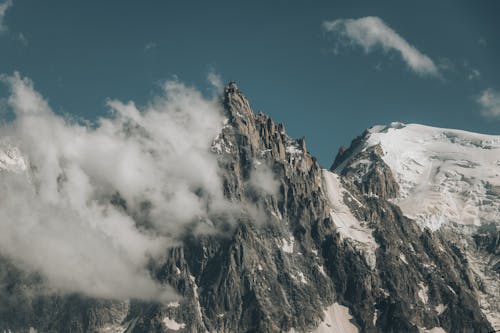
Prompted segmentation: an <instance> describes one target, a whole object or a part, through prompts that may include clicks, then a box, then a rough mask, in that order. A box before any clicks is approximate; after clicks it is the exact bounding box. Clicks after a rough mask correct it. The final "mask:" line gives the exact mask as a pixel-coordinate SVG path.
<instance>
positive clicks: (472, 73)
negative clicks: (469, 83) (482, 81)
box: [467, 68, 481, 80]
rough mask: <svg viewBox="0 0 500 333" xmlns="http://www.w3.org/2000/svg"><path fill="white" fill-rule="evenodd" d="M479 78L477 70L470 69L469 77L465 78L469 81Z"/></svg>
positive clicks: (479, 74) (479, 73)
mask: <svg viewBox="0 0 500 333" xmlns="http://www.w3.org/2000/svg"><path fill="white" fill-rule="evenodd" d="M480 77H481V72H479V71H478V70H477V69H474V68H472V69H471V71H470V73H469V76H467V78H468V79H469V80H474V79H479V78H480Z"/></svg>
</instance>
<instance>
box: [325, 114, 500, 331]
mask: <svg viewBox="0 0 500 333" xmlns="http://www.w3.org/2000/svg"><path fill="white" fill-rule="evenodd" d="M370 156H371V157H370ZM373 156H376V158H374V157H373ZM380 160H381V161H383V162H384V164H385V165H387V167H388V168H389V169H390V171H391V174H392V175H393V176H394V178H395V182H396V183H397V185H398V188H397V190H396V191H395V193H391V201H392V202H393V203H395V204H396V205H398V206H399V207H400V208H401V210H402V211H403V213H404V214H405V215H406V216H407V217H410V218H412V219H414V220H415V221H416V222H417V223H418V225H419V226H420V227H421V228H422V229H423V230H424V229H426V228H427V229H429V230H431V231H433V232H437V231H439V232H440V233H441V234H443V235H444V237H446V238H447V239H449V240H453V241H454V242H455V243H456V244H458V246H460V248H461V251H463V253H464V255H465V256H466V257H467V260H468V265H469V266H470V269H471V272H472V273H473V274H474V275H475V279H476V280H478V281H479V284H480V285H481V290H479V291H478V293H479V294H480V296H479V297H480V298H481V302H480V303H481V306H482V308H483V310H484V312H485V313H486V314H487V315H488V318H489V319H490V321H491V322H493V323H494V324H495V326H496V327H497V326H499V325H500V313H499V312H500V311H499V310H498V309H500V283H499V281H500V280H499V272H500V257H499V252H500V251H499V233H500V136H493V135H484V134H477V133H471V132H466V131H460V130H453V129H444V128H436V127H429V126H423V125H417V124H402V123H397V122H395V123H392V124H390V125H389V126H374V127H371V128H370V129H368V130H366V131H365V132H364V133H363V134H362V135H361V136H360V137H358V138H357V139H355V140H354V141H353V143H352V145H351V147H349V148H348V149H341V151H340V153H339V156H338V157H337V160H336V161H335V163H334V165H333V166H332V169H333V170H334V171H335V172H336V173H339V174H342V175H344V176H348V177H349V178H351V180H353V181H354V182H359V183H366V178H367V177H370V174H371V173H372V172H373V170H374V168H375V164H374V162H375V163H376V161H380Z"/></svg>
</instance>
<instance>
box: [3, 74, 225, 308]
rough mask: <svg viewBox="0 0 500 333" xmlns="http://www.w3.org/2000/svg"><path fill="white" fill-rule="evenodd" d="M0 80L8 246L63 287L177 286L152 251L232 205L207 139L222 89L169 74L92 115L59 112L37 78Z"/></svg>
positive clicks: (146, 291) (150, 290)
mask: <svg viewBox="0 0 500 333" xmlns="http://www.w3.org/2000/svg"><path fill="white" fill-rule="evenodd" d="M1 80H2V81H3V83H4V84H6V85H7V86H8V88H9V89H10V95H9V97H8V100H7V103H6V104H7V105H6V106H4V108H8V111H9V112H13V113H14V115H15V117H14V120H12V121H10V122H8V123H6V124H3V125H1V126H0V223H1V232H0V255H3V256H8V257H10V258H12V259H13V260H14V262H15V263H16V265H18V266H20V267H22V268H24V269H26V270H34V271H38V272H40V273H41V274H42V275H43V276H44V277H45V278H46V280H47V284H48V286H49V288H52V289H54V290H57V291H62V292H81V293H84V294H87V295H90V296H95V297H105V298H115V299H125V298H141V299H157V300H163V299H168V298H170V297H172V296H173V292H172V291H171V290H170V289H169V288H168V287H166V286H160V285H158V284H157V283H156V282H154V281H153V280H152V279H151V277H150V275H149V272H148V271H147V270H146V268H145V267H146V265H147V263H148V261H149V260H150V259H151V258H157V257H160V256H162V255H163V254H164V253H165V249H166V247H167V246H172V245H175V244H176V242H177V240H178V237H179V236H180V235H181V234H182V233H183V232H184V231H185V230H186V228H188V227H189V228H192V227H193V225H195V226H196V225H203V228H205V229H210V228H213V227H211V226H210V225H211V224H208V223H207V221H209V217H210V216H211V215H212V214H218V213H219V212H221V211H227V208H228V207H229V206H230V204H229V203H228V202H227V201H226V199H225V198H224V196H223V191H222V188H221V183H222V182H221V181H220V177H219V169H218V164H217V160H216V157H215V155H214V154H212V153H210V150H209V147H210V145H211V143H212V140H213V138H214V137H215V136H216V135H217V133H219V131H220V130H221V128H222V126H223V119H222V112H221V111H222V109H221V106H220V103H219V100H218V99H217V98H216V97H215V96H214V97H213V98H211V97H204V96H203V95H202V94H201V93H200V92H199V91H197V90H196V89H194V88H191V87H187V86H185V85H184V84H182V83H179V82H176V81H168V82H166V83H165V84H164V85H163V87H162V88H163V89H162V93H161V94H159V95H158V96H156V97H155V98H153V100H152V101H151V102H150V103H149V104H148V105H147V106H144V107H138V106H136V105H135V104H134V102H125V103H124V102H122V101H118V100H109V101H108V106H109V108H110V111H111V116H110V117H107V118H101V119H99V120H98V122H97V123H96V124H95V125H94V126H89V125H81V124H78V123H75V122H72V121H70V120H68V119H65V118H62V117H60V116H58V115H56V114H55V113H53V111H52V110H51V108H50V106H49V104H48V103H47V101H46V100H45V99H44V98H43V97H42V96H41V95H40V94H39V93H38V92H37V91H36V90H35V89H34V85H33V82H32V81H31V80H30V79H28V78H23V77H21V76H20V75H19V74H18V73H14V74H13V75H11V76H5V75H4V76H2V77H1ZM2 111H4V112H6V111H7V110H2Z"/></svg>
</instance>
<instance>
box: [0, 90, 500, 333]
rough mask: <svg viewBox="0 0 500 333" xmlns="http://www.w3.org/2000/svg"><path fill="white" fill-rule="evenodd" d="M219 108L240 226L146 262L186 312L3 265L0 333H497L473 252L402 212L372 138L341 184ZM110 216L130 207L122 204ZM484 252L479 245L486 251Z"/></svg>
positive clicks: (359, 143) (294, 148)
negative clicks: (87, 291)
mask: <svg viewBox="0 0 500 333" xmlns="http://www.w3.org/2000/svg"><path fill="white" fill-rule="evenodd" d="M222 104H223V106H224V110H225V117H226V120H225V125H224V127H223V128H222V131H221V132H220V133H219V134H218V136H217V137H216V138H215V139H214V141H213V143H212V146H211V147H210V149H211V150H212V152H213V153H214V154H216V156H217V160H218V163H219V165H220V167H221V170H223V175H222V181H223V188H224V195H225V196H226V198H227V199H228V200H230V201H231V202H233V203H235V204H236V205H237V207H238V213H237V214H234V213H233V214H230V216H225V215H224V214H220V215H217V216H211V217H210V223H211V224H212V225H214V226H215V227H216V228H217V229H218V230H219V232H217V233H212V234H207V233H202V234H199V233H197V230H187V231H186V233H185V235H184V237H183V238H182V239H180V240H179V244H178V245H177V246H175V247H173V248H170V249H169V250H168V251H167V253H165V255H164V256H163V257H162V258H160V259H155V260H152V261H151V263H150V265H149V267H148V269H149V271H150V272H151V275H152V276H153V277H154V279H155V280H156V281H158V282H159V283H161V284H163V285H165V286H166V285H168V286H171V287H173V288H174V289H175V290H176V291H177V293H178V294H179V295H180V298H179V299H178V300H173V301H172V302H170V303H159V302H147V301H139V300H102V299H94V298H89V297H87V296H85V295H79V294H71V295H68V294H58V293H47V292H46V291H45V289H44V277H43V276H41V275H39V274H37V273H36V272H35V273H28V272H24V271H23V269H22V267H18V266H16V263H13V262H11V261H10V260H9V259H8V258H2V259H1V261H0V267H1V268H2V269H1V271H0V272H1V273H2V274H1V275H0V279H1V281H2V283H1V284H0V288H1V292H0V331H3V330H6V331H7V330H11V331H12V332H29V331H30V330H31V331H33V330H36V331H37V332H174V331H175V332H206V331H208V332H328V331H333V332H335V331H345V332H415V333H417V332H443V331H445V332H489V331H491V330H492V329H493V327H492V326H491V324H490V323H489V322H488V319H487V317H486V316H485V314H484V312H483V311H481V309H480V304H479V302H480V301H481V299H480V298H479V297H478V295H479V291H480V288H479V286H478V281H477V280H476V276H475V275H474V272H473V270H472V268H471V267H470V265H469V264H468V262H467V260H468V259H467V255H468V252H465V251H464V249H463V248H461V247H460V243H459V242H457V241H456V239H455V238H453V237H449V236H448V235H447V234H445V233H444V232H441V231H439V230H438V231H436V232H433V231H432V230H430V229H428V228H423V229H422V228H421V227H420V226H421V224H420V223H417V222H416V221H415V220H413V219H411V218H409V217H407V216H405V211H404V209H403V210H402V209H401V208H400V207H399V206H398V200H399V198H400V196H401V194H400V193H401V189H403V190H404V188H405V187H404V186H405V185H404V183H403V182H402V181H401V180H400V179H399V178H398V175H397V173H396V172H395V171H394V170H395V169H393V166H392V167H391V164H390V163H388V162H387V161H386V160H385V159H384V156H385V155H384V154H383V147H382V146H381V145H379V144H371V143H368V142H367V138H368V137H369V135H368V134H365V135H364V136H362V137H360V138H358V140H355V142H354V143H353V145H352V146H351V147H350V148H349V149H347V150H346V151H344V152H343V153H341V154H339V156H338V158H337V160H336V162H335V167H336V170H337V172H338V174H335V173H332V172H331V171H328V170H324V169H321V168H320V166H319V165H318V163H317V161H316V159H315V158H314V157H312V156H311V155H310V154H309V153H308V152H307V147H306V144H305V141H304V140H303V139H300V140H293V139H291V138H290V137H289V136H288V135H287V134H286V132H285V128H284V126H283V125H281V124H275V123H274V122H273V121H272V119H271V118H269V117H268V116H266V115H263V114H258V115H256V114H254V112H253V110H252V109H251V107H250V104H249V102H248V100H247V99H246V97H245V96H244V95H243V93H242V92H241V91H240V90H239V89H238V87H237V86H236V84H234V83H231V84H229V85H228V86H227V87H226V88H225V91H224V95H223V98H222ZM11 158H12V157H11ZM9 163H10V162H9ZM10 164H12V163H10ZM1 172H12V171H9V170H4V171H1ZM26 172H29V171H26ZM200 195H203V193H200ZM116 204H118V205H121V206H123V207H126V206H127V205H126V202H124V200H123V199H122V200H117V201H116ZM233 218H235V219H236V221H230V219H233ZM234 222H236V223H234ZM474 235H479V234H478V233H476V234H474ZM471 237H472V236H471ZM489 242H490V239H489V238H485V239H484V245H485V246H486V248H487V249H489V247H488V246H490V243H489ZM481 244H482V243H481ZM497 244H498V243H497ZM497 246H498V245H497ZM478 247H479V246H478ZM484 251H486V250H484ZM0 258H1V257H0ZM485 297H487V296H485ZM490 312H491V311H490Z"/></svg>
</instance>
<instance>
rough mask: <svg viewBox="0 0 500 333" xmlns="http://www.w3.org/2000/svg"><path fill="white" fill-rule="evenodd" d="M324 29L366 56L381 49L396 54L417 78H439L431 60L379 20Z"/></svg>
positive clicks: (325, 25) (340, 21)
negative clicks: (354, 46)
mask: <svg viewBox="0 0 500 333" xmlns="http://www.w3.org/2000/svg"><path fill="white" fill-rule="evenodd" d="M323 29H324V30H325V31H327V32H331V33H333V34H335V35H336V36H339V37H341V38H343V39H344V40H347V41H349V42H350V43H352V44H356V45H359V46H361V47H362V48H363V49H364V50H365V52H366V53H370V52H372V51H373V50H374V49H375V48H376V47H381V48H382V50H383V51H384V52H386V53H387V52H389V51H396V52H398V53H399V54H400V55H401V57H402V59H403V60H404V62H405V63H406V64H407V65H408V67H409V68H410V69H411V70H412V71H413V72H415V73H416V74H418V75H422V76H424V75H430V76H437V75H439V71H438V68H437V66H436V65H435V64H434V62H433V61H432V59H430V58H429V57H428V56H426V55H425V54H423V53H421V52H420V51H419V50H418V49H416V48H415V47H414V46H412V45H411V44H410V43H408V42H407V41H406V40H405V39H404V38H403V37H401V36H400V35H399V34H398V33H397V32H395V31H394V30H393V29H391V28H390V27H389V26H388V25H387V24H385V22H384V21H383V20H382V19H380V18H379V17H376V16H368V17H363V18H360V19H338V20H334V21H325V22H323Z"/></svg>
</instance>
